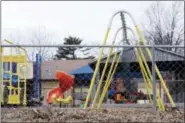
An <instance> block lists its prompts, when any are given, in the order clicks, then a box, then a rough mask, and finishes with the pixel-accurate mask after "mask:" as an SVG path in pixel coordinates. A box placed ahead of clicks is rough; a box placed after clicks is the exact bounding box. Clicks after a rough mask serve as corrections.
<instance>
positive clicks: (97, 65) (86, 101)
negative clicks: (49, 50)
mask: <svg viewBox="0 0 185 123" xmlns="http://www.w3.org/2000/svg"><path fill="white" fill-rule="evenodd" d="M122 12H123V13H126V14H128V15H129V16H130V17H131V18H132V21H133V23H134V24H135V20H134V19H133V17H132V15H131V14H130V13H129V12H127V11H117V12H115V13H114V14H113V15H112V16H111V19H110V21H109V24H108V28H107V31H106V35H105V38H104V41H103V45H105V44H106V42H107V38H108V34H109V31H110V29H111V26H112V22H113V19H114V17H115V16H116V15H117V14H119V13H122ZM135 25H136V24H135ZM103 49H104V48H103V47H102V48H101V50H100V56H99V58H98V61H97V64H96V67H95V71H94V74H93V77H92V80H91V84H90V87H89V90H88V94H87V98H86V100H85V104H84V109H86V108H87V104H88V101H89V99H90V96H91V93H92V89H93V85H94V82H95V78H96V75H97V73H98V68H99V66H100V61H101V58H102V54H103Z"/></svg>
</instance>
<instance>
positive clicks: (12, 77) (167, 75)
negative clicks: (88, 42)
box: [1, 46, 185, 107]
mask: <svg viewBox="0 0 185 123" xmlns="http://www.w3.org/2000/svg"><path fill="white" fill-rule="evenodd" d="M63 47H65V46H63ZM89 47H90V46H89ZM32 48H34V47H31V46H30V47H25V51H27V54H25V51H24V50H22V51H20V52H18V49H19V48H18V47H13V48H12V53H11V52H10V51H11V50H10V48H8V47H3V53H2V56H3V57H1V58H2V61H3V62H1V63H2V64H1V65H2V68H3V69H2V79H1V83H2V85H3V86H2V87H1V88H2V90H3V96H2V102H1V104H3V105H8V104H9V105H14V104H18V105H19V104H20V105H21V104H22V105H33V104H39V105H49V104H51V105H52V104H53V105H54V104H57V99H58V98H60V99H61V100H58V102H61V103H63V104H64V106H68V107H80V106H81V107H83V106H84V103H85V100H86V97H87V95H88V91H89V87H90V85H91V82H92V80H93V76H94V74H96V76H95V79H94V86H93V88H92V93H91V95H90V99H89V101H88V104H89V105H91V104H92V103H93V100H94V98H95V96H97V101H96V103H95V104H98V101H99V100H100V98H101V95H102V94H104V87H105V86H106V87H108V88H107V91H106V93H105V97H104V98H103V105H102V106H106V107H109V106H115V107H116V105H119V106H122V105H125V104H126V105H127V106H128V105H131V106H134V105H135V106H141V107H142V106H146V105H147V106H148V105H150V104H151V106H152V105H154V103H153V102H154V101H155V99H156V102H155V104H156V105H158V103H157V100H158V99H159V98H161V100H162V102H164V103H165V104H168V103H169V104H170V103H171V100H170V99H169V95H168V93H166V92H167V91H166V89H165V85H167V88H168V89H167V90H168V91H169V93H170V96H171V97H172V100H173V101H174V102H175V104H184V96H185V95H184V87H185V81H184V79H185V60H184V53H183V52H181V53H179V52H177V51H183V50H184V48H183V47H180V46H179V47H177V46H174V47H173V46H170V48H168V49H165V48H166V47H165V48H162V47H153V48H151V46H149V47H147V48H149V50H150V52H151V54H152V55H151V57H150V55H148V52H147V51H146V50H145V48H146V47H144V48H142V51H143V56H144V57H145V60H146V61H145V60H144V59H143V60H142V58H143V57H142V54H137V53H138V52H139V50H137V48H138V47H136V46H135V47H134V46H125V47H124V46H123V47H121V46H117V47H113V46H110V47H104V52H103V57H102V59H101V61H100V65H99V66H98V69H97V71H96V67H97V66H96V64H98V58H99V52H100V48H101V47H93V48H92V49H91V50H89V52H91V55H93V56H94V58H93V59H91V57H90V58H87V57H86V56H85V57H86V58H84V56H80V55H79V54H78V53H77V54H76V56H77V57H76V58H75V59H73V58H72V57H71V59H70V60H66V59H60V60H56V58H54V55H50V56H48V58H47V59H46V58H44V59H43V58H42V56H39V53H38V54H37V55H36V54H34V55H32V52H31V49H32ZM45 48H47V49H48V50H49V51H50V52H53V53H52V54H55V53H56V51H57V48H56V47H55V46H53V47H52V46H50V47H45ZM83 48H85V46H84V47H83ZM111 48H114V50H113V52H112V53H111V54H110V55H109V51H110V49H111ZM7 49H8V50H7ZM138 49H139V48H138ZM169 49H170V50H169ZM173 49H176V50H175V51H176V52H175V51H174V50H173ZM79 52H80V51H79ZM27 57H29V59H30V60H28V59H27ZM119 57H120V60H118V59H116V58H119ZM41 58H42V60H41ZM107 59H109V60H108V61H107ZM139 59H140V62H139ZM116 63H118V64H117V67H116ZM144 63H146V64H144ZM145 65H147V66H148V70H147V66H146V68H145V69H144V67H142V66H145ZM155 65H156V66H157V67H156V66H155ZM25 66H26V67H25ZM105 66H106V68H105ZM114 68H115V71H114ZM157 69H158V70H159V72H157ZM59 71H63V72H65V73H68V74H69V75H71V76H72V77H71V76H69V75H68V74H64V73H61V72H59ZM113 71H114V72H113ZM155 71H156V72H155ZM147 73H148V74H147ZM143 75H144V76H143ZM146 75H148V78H147V77H146ZM160 75H161V76H160ZM71 78H72V79H71ZM108 82H109V83H110V85H109V84H107V83H108ZM149 82H151V84H146V83H149ZM99 83H101V87H100V90H99V93H97V90H98V89H97V88H98V86H99ZM105 90H106V89H105ZM20 97H21V98H20ZM153 97H156V98H153ZM153 100H154V101H153ZM141 104H142V105H141Z"/></svg>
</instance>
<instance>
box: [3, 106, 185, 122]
mask: <svg viewBox="0 0 185 123" xmlns="http://www.w3.org/2000/svg"><path fill="white" fill-rule="evenodd" d="M1 121H2V122H79V123H82V122H136V121H137V122H184V109H175V110H173V111H172V110H169V111H166V112H153V111H152V110H151V109H146V108H143V109H140V108H122V109H113V108H112V109H110V108H109V109H101V110H99V111H97V110H91V111H90V110H89V109H87V110H83V109H69V108H59V107H39V108H2V109H1Z"/></svg>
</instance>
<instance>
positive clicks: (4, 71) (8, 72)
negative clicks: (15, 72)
mask: <svg viewBox="0 0 185 123" xmlns="http://www.w3.org/2000/svg"><path fill="white" fill-rule="evenodd" d="M3 73H8V74H10V73H11V72H10V71H3Z"/></svg>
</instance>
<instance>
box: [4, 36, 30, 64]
mask: <svg viewBox="0 0 185 123" xmlns="http://www.w3.org/2000/svg"><path fill="white" fill-rule="evenodd" d="M4 41H5V42H7V43H9V44H12V45H13V44H14V43H12V42H11V41H9V40H6V39H5V40H4ZM18 48H19V49H22V50H23V51H24V53H25V54H26V56H27V58H28V60H29V61H31V60H30V59H29V57H28V53H27V51H26V49H25V48H23V47H18ZM19 54H21V53H20V51H19Z"/></svg>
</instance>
